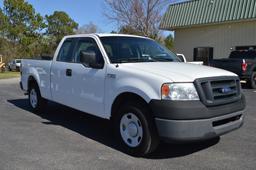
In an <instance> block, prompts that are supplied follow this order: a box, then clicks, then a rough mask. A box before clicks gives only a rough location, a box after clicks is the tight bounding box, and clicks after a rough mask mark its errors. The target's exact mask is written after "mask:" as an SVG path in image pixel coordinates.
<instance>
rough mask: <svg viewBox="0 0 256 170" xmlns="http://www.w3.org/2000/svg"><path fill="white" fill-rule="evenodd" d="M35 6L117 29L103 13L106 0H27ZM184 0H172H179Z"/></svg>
mask: <svg viewBox="0 0 256 170" xmlns="http://www.w3.org/2000/svg"><path fill="white" fill-rule="evenodd" d="M27 1H28V2H29V3H30V4H32V5H33V6H34V8H35V9H36V11H37V12H39V13H40V14H41V15H43V16H44V15H46V14H48V15H50V14H52V13H53V12H54V11H65V12H66V13H68V14H69V16H70V17H71V18H72V19H74V20H75V21H76V22H77V23H79V26H83V25H85V24H88V23H89V22H93V23H94V24H96V25H97V26H99V28H100V29H101V30H102V31H103V32H111V31H112V30H116V29H117V28H116V25H115V24H113V23H110V22H109V21H108V20H107V19H106V18H105V17H104V15H103V14H102V11H104V3H103V2H104V0H27ZM177 1H182V0H170V2H177ZM0 6H1V7H2V6H3V0H0Z"/></svg>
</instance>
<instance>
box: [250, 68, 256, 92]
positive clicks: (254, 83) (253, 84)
mask: <svg viewBox="0 0 256 170" xmlns="http://www.w3.org/2000/svg"><path fill="white" fill-rule="evenodd" d="M248 85H249V86H250V88H252V89H256V72H252V75H251V78H250V80H249V84H248Z"/></svg>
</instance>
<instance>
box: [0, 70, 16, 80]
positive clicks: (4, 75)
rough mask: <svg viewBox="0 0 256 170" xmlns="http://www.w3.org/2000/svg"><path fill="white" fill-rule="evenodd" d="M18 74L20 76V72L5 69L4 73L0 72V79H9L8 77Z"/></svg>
mask: <svg viewBox="0 0 256 170" xmlns="http://www.w3.org/2000/svg"><path fill="white" fill-rule="evenodd" d="M19 76H20V72H12V71H6V72H4V73H0V79H9V78H15V77H19Z"/></svg>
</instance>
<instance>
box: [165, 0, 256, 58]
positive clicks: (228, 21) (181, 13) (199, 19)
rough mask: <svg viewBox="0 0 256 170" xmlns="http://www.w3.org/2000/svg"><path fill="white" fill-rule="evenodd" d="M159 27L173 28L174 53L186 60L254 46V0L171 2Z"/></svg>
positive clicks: (255, 32)
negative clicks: (184, 57) (181, 55)
mask: <svg viewBox="0 0 256 170" xmlns="http://www.w3.org/2000/svg"><path fill="white" fill-rule="evenodd" d="M160 29H162V30H170V31H174V48H175V52H177V53H182V54H184V55H185V56H186V57H187V59H188V60H189V61H193V60H195V61H196V60H209V59H211V58H226V57H228V55H229V53H230V51H231V50H235V49H237V50H246V49H252V48H254V49H256V0H192V1H187V2H183V3H178V4H172V5H170V6H169V8H168V9H167V11H166V13H165V15H164V16H163V18H162V21H161V24H160Z"/></svg>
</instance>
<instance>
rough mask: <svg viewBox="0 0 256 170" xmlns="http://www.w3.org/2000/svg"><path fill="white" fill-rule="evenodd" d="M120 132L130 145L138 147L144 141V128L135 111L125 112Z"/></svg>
mask: <svg viewBox="0 0 256 170" xmlns="http://www.w3.org/2000/svg"><path fill="white" fill-rule="evenodd" d="M120 134H121V137H122V139H123V141H124V142H125V143H126V144H127V145H128V146H129V147H137V146H139V144H140V143H141V141H142V137H143V129H142V124H141V122H140V120H139V118H138V117H137V116H136V115H135V114H133V113H127V114H124V115H123V117H122V118H121V121H120Z"/></svg>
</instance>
